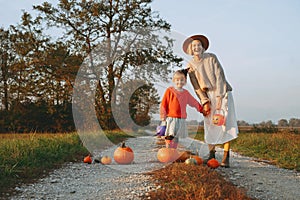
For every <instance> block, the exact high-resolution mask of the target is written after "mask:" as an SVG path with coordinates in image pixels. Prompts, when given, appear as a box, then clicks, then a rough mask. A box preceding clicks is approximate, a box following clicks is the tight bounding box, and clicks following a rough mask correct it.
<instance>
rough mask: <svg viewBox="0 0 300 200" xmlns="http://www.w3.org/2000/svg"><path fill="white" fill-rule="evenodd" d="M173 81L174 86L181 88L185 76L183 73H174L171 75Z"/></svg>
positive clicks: (184, 81) (184, 82)
mask: <svg viewBox="0 0 300 200" xmlns="http://www.w3.org/2000/svg"><path fill="white" fill-rule="evenodd" d="M173 83H174V85H175V87H176V88H178V89H182V88H183V86H184V85H185V84H186V78H185V76H184V75H183V74H179V75H178V74H175V75H174V77H173Z"/></svg>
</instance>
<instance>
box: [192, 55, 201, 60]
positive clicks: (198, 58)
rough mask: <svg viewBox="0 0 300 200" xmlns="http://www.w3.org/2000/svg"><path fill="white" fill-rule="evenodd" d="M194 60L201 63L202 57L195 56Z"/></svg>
mask: <svg viewBox="0 0 300 200" xmlns="http://www.w3.org/2000/svg"><path fill="white" fill-rule="evenodd" d="M193 58H194V60H195V61H200V60H201V59H202V55H194V57H193Z"/></svg>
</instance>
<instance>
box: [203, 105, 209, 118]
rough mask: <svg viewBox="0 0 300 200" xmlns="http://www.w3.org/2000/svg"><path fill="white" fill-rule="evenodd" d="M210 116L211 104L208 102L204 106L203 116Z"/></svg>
mask: <svg viewBox="0 0 300 200" xmlns="http://www.w3.org/2000/svg"><path fill="white" fill-rule="evenodd" d="M209 114H210V104H209V102H207V103H206V104H204V105H203V115H204V116H207V115H209Z"/></svg>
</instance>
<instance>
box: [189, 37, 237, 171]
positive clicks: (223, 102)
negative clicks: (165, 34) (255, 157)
mask: <svg viewBox="0 0 300 200" xmlns="http://www.w3.org/2000/svg"><path fill="white" fill-rule="evenodd" d="M208 46H209V41H208V39H207V37H205V36H204V35H194V36H191V37H189V38H187V39H186V40H185V41H184V43H183V51H184V52H185V53H186V54H188V55H191V56H192V57H193V58H192V59H191V60H190V62H189V63H188V66H187V68H189V76H190V80H191V83H192V85H193V87H194V90H195V92H196V94H197V96H198V97H199V99H200V101H201V103H202V105H203V115H204V139H205V142H206V143H207V144H208V147H209V157H208V158H207V159H206V160H205V161H206V162H207V161H208V160H210V159H212V158H215V152H216V151H215V145H217V144H224V156H223V159H222V162H221V166H222V167H229V149H230V141H231V140H233V139H235V138H237V135H238V127H237V122H236V115H235V109H234V102H233V97H232V94H231V91H232V87H231V86H230V84H229V83H228V82H227V80H226V78H225V74H224V71H223V68H222V66H221V64H220V62H219V61H218V58H217V57H216V55H214V54H212V53H206V52H205V51H206V50H207V49H208ZM216 113H218V114H219V116H224V117H225V122H224V124H219V123H218V122H217V118H214V115H215V114H216ZM215 116H216V115H215Z"/></svg>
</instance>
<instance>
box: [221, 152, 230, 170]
mask: <svg viewBox="0 0 300 200" xmlns="http://www.w3.org/2000/svg"><path fill="white" fill-rule="evenodd" d="M221 167H225V168H229V151H224V156H223V159H222V163H221Z"/></svg>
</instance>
